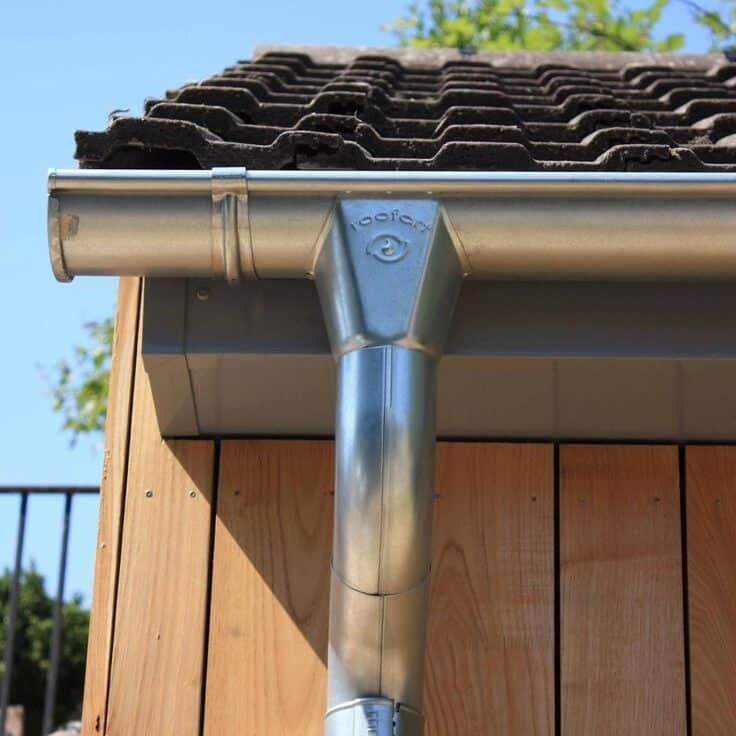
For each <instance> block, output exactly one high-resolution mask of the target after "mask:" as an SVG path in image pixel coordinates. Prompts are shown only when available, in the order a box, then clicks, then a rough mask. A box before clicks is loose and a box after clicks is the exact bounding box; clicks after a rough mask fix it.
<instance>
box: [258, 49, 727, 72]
mask: <svg viewBox="0 0 736 736" xmlns="http://www.w3.org/2000/svg"><path fill="white" fill-rule="evenodd" d="M268 53H287V54H305V55H307V56H309V57H310V58H311V60H312V61H313V62H314V63H316V64H350V63H351V62H353V61H354V60H355V59H356V58H358V57H360V56H383V57H387V58H390V59H394V60H396V61H397V62H399V63H401V64H402V65H404V66H407V67H425V68H426V67H432V68H436V67H440V66H442V65H443V64H445V63H447V62H449V61H478V62H482V63H486V64H490V65H491V66H499V67H501V66H502V67H506V68H519V69H528V68H530V67H531V68H534V67H537V66H542V65H544V64H561V65H565V66H575V67H578V68H581V69H611V70H619V69H622V68H624V67H627V66H667V67H670V68H673V69H693V70H707V69H710V68H712V67H713V66H716V65H719V64H726V63H728V60H727V58H726V57H725V55H724V54H721V53H715V54H676V53H657V52H638V51H637V52H632V51H616V52H612V51H476V52H471V53H467V52H462V51H459V50H458V49H453V48H432V49H427V48H413V47H410V48H378V47H375V46H302V45H298V44H258V45H257V46H256V47H255V48H254V49H253V59H258V58H260V57H261V56H264V55H265V54H268Z"/></svg>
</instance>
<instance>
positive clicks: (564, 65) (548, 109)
mask: <svg viewBox="0 0 736 736" xmlns="http://www.w3.org/2000/svg"><path fill="white" fill-rule="evenodd" d="M77 157H78V158H79V160H80V162H81V165H82V166H85V167H121V168H127V167H139V168H159V167H161V166H165V167H170V168H193V167H201V168H211V167H214V166H246V167H248V168H253V169H283V168H304V169H315V168H330V169H389V170H394V169H412V170H432V169H435V170H437V169H439V170H442V169H458V170H461V169H485V170H502V169H506V170H513V169H517V170H544V169H551V170H595V169H599V170H645V169H648V170H663V171H692V170H698V171H709V170H710V171H734V170H736V64H734V63H730V62H728V61H727V60H726V58H725V57H720V56H715V55H702V56H684V55H682V56H677V55H666V54H659V55H657V54H640V55H636V54H633V55H632V54H590V53H587V54H586V53H553V54H530V53H522V54H482V53H481V54H476V55H473V56H463V55H461V54H459V53H458V52H453V51H451V50H447V49H444V50H432V51H427V50H424V51H417V50H408V51H403V52H402V51H397V50H389V51H384V50H381V51H375V52H370V53H365V52H364V51H362V50H350V49H329V48H327V49H313V50H311V52H310V54H305V53H303V52H302V51H301V50H293V49H279V48H276V49H270V50H268V49H267V50H264V51H263V52H262V53H260V54H257V56H256V59H255V60H254V61H240V62H238V63H237V64H235V65H234V66H231V67H228V68H227V69H225V70H224V71H223V72H222V73H221V74H218V75H215V76H213V77H210V78H208V79H205V80H203V81H202V82H199V83H197V84H187V85H185V86H183V87H181V88H180V89H176V90H171V91H168V92H167V93H166V95H165V97H164V98H163V99H158V100H149V101H147V103H146V106H145V113H144V115H143V117H140V118H130V117H128V118H126V117H123V118H117V119H115V120H113V121H111V123H110V125H109V127H108V129H107V130H106V131H104V132H98V133H92V132H79V133H77Z"/></svg>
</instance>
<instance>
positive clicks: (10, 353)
mask: <svg viewBox="0 0 736 736" xmlns="http://www.w3.org/2000/svg"><path fill="white" fill-rule="evenodd" d="M406 5H407V3H406V2H403V0H370V1H368V2H366V1H365V0H363V1H353V2H351V1H349V0H343V1H342V2H338V1H337V0H301V1H298V0H271V2H268V1H264V0H240V1H239V2H233V1H232V0H220V2H217V3H212V2H208V3H205V2H201V0H200V2H192V1H190V0H179V1H178V2H172V1H171V0H165V1H163V2H160V1H158V0H149V1H148V2H142V1H141V0H127V2H125V3H123V4H120V3H118V4H114V3H101V2H99V0H98V1H97V2H90V1H89V0H68V1H67V2H56V1H55V2H49V0H37V1H36V2H28V1H26V2H4V3H2V9H0V68H1V69H3V72H4V74H3V79H2V102H0V141H2V142H3V146H4V150H3V155H2V165H0V274H2V276H0V278H1V279H2V286H1V287H0V337H1V338H2V342H1V343H0V345H2V347H1V348H0V349H1V350H2V357H1V359H0V407H2V409H3V415H4V416H3V420H2V422H0V485H8V484H22V485H31V484H49V485H56V484H96V483H97V482H98V479H99V471H100V457H99V446H100V441H99V440H98V441H82V442H80V443H79V445H78V446H77V447H76V448H74V449H71V448H70V447H69V444H68V438H67V437H65V436H64V435H63V434H62V433H61V432H60V431H59V419H58V417H56V416H55V415H53V414H52V413H51V410H50V403H51V402H50V398H49V396H48V390H47V388H46V385H45V383H44V379H43V377H42V375H41V370H40V366H46V367H51V366H53V364H54V363H55V362H56V361H57V360H58V359H59V358H60V357H62V356H68V355H69V354H70V350H71V348H72V346H73V345H74V344H75V343H78V342H80V341H81V340H82V338H83V333H82V329H81V326H82V324H83V323H84V322H86V321H90V320H97V319H101V318H103V317H105V316H107V315H109V314H111V313H112V310H113V305H114V298H115V290H116V281H115V280H113V279H100V278H98V279H91V278H90V279H77V280H76V281H75V282H74V283H73V284H71V285H62V284H57V283H56V282H55V281H54V279H53V277H52V275H51V271H50V269H49V265H48V258H47V253H46V213H45V208H46V170H47V169H48V168H49V167H69V166H73V165H74V160H73V150H74V142H73V132H74V130H76V129H78V128H84V129H91V130H99V129H102V128H103V127H104V126H105V124H106V120H107V115H108V113H110V112H111V111H112V110H115V109H119V108H131V110H132V111H133V112H136V111H139V110H140V107H141V103H142V101H143V100H144V99H145V98H146V97H153V96H159V95H161V94H162V92H163V91H164V90H165V89H167V88H170V87H176V86H178V85H180V84H181V83H183V82H186V81H188V80H192V79H198V78H201V77H203V76H205V75H208V74H212V73H214V72H217V71H219V70H220V69H222V68H223V67H224V66H226V65H228V64H230V63H232V62H233V61H234V60H236V59H239V58H247V57H248V56H249V54H250V52H251V49H252V48H253V47H254V46H255V45H256V44H257V43H261V42H274V43H301V44H334V45H368V46H370V45H373V46H390V45H392V44H393V39H392V37H391V36H390V34H387V33H384V32H382V31H381V30H380V26H381V24H382V23H385V22H386V21H388V20H391V19H392V18H395V17H396V16H398V15H400V14H402V12H403V11H404V9H405V7H406ZM689 25H690V23H689V19H688V17H687V14H686V13H685V11H684V10H683V9H682V7H680V9H676V10H674V11H673V12H670V14H669V15H668V16H667V19H666V22H665V23H664V24H663V25H662V28H661V33H662V35H666V34H668V33H673V32H677V31H681V30H683V29H684V30H687V29H688V27H689ZM707 45H708V39H707V38H706V36H705V34H704V33H703V32H702V31H695V32H693V33H692V35H691V38H690V42H689V43H688V47H687V50H689V51H703V50H705V49H706V47H707ZM75 503H76V505H75V512H74V517H73V529H72V532H73V533H72V548H71V551H70V568H69V576H68V579H67V593H72V592H77V591H78V592H81V593H83V594H85V595H87V594H88V593H89V591H90V587H91V577H92V565H93V555H94V540H95V534H96V515H97V503H96V500H95V499H93V498H86V497H82V498H78V500H77V501H76V502H75ZM17 506H18V502H17V500H16V499H15V498H7V497H2V496H0V569H1V568H3V567H6V566H8V565H9V564H10V563H11V560H12V554H13V545H14V539H13V537H14V534H15V524H16V518H15V514H16V512H17ZM61 510H62V500H61V499H48V498H45V497H42V498H37V499H34V500H32V501H31V504H30V508H29V522H28V524H29V526H28V536H27V544H26V555H25V557H26V560H30V559H34V560H35V561H36V562H37V564H38V566H39V568H40V569H41V570H42V572H44V573H46V574H47V578H48V582H49V584H50V585H51V586H54V585H55V580H56V571H55V569H54V567H55V560H56V558H57V555H58V544H59V539H60V533H61V527H60V520H61Z"/></svg>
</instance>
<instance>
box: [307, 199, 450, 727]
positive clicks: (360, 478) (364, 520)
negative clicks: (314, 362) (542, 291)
mask: <svg viewBox="0 0 736 736" xmlns="http://www.w3.org/2000/svg"><path fill="white" fill-rule="evenodd" d="M462 278H463V268H462V264H461V259H460V257H459V256H458V253H457V251H456V249H455V246H454V244H453V241H452V238H451V237H450V233H449V232H448V228H447V227H446V225H445V221H444V217H443V211H442V207H441V205H440V204H439V203H437V202H435V201H433V200H427V199H400V200H396V199H390V200H386V199H343V200H340V201H338V203H337V205H336V210H335V213H334V217H333V220H332V225H331V227H330V228H329V230H328V232H327V234H326V238H325V241H324V243H323V244H322V247H321V250H320V252H319V255H318V257H317V259H316V264H315V281H316V284H317V290H318V293H319V296H320V301H321V304H322V311H323V314H324V318H325V322H326V325H327V331H328V335H329V338H330V344H331V348H332V352H333V355H334V356H335V358H336V360H337V366H338V396H337V421H336V474H335V477H336V488H335V532H334V546H333V560H332V565H333V574H332V586H331V593H330V634H329V651H328V695H327V701H328V711H327V715H326V719H325V733H326V734H327V736H372V735H373V734H375V735H376V736H421V734H422V732H423V716H422V689H423V678H424V649H425V631H426V619H427V600H428V590H429V573H430V561H431V537H432V502H433V497H434V444H435V402H436V372H437V363H438V361H439V359H440V357H441V355H442V350H443V347H444V342H445V338H446V335H447V332H448V330H449V327H450V323H451V320H452V314H453V310H454V306H455V302H456V300H457V296H458V293H459V290H460V285H461V282H462Z"/></svg>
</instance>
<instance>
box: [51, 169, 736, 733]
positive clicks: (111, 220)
mask: <svg viewBox="0 0 736 736" xmlns="http://www.w3.org/2000/svg"><path fill="white" fill-rule="evenodd" d="M735 202H736V174H721V175H718V174H716V175H703V174H654V175H653V174H609V173H585V174H582V173H581V174H575V173H564V174H562V173H552V174H550V173H544V174H541V173H531V174H530V173H526V172H518V173H517V172H508V173H485V172H483V173H477V172H469V173H466V172H431V173H428V174H421V173H416V172H411V173H409V172H380V173H375V172H368V173H363V172H354V171H312V172H304V171H278V172H274V171H253V172H248V171H246V170H245V169H213V170H212V171H211V172H201V171H196V172H179V171H166V172H161V171H150V172H149V171H145V172H141V171H73V172H51V174H50V176H49V244H50V252H51V259H52V264H53V267H54V272H55V273H56V275H57V277H58V278H60V279H61V280H69V279H70V278H72V277H73V276H75V275H77V274H116V275H123V274H130V275H138V276H174V277H189V276H197V277H205V278H226V279H227V280H228V281H231V282H235V281H238V280H240V279H241V278H248V277H257V278H272V277H273V278H284V277H288V278H305V277H306V278H314V280H315V282H316V286H317V291H318V293H319V298H320V302H321V307H322V314H323V317H324V320H325V325H326V327H327V333H328V336H329V339H330V345H331V350H332V353H333V356H334V357H335V359H336V361H337V372H338V389H337V421H336V439H335V442H336V490H335V534H334V547H333V562H332V587H331V602H330V634H329V652H328V669H329V672H328V697H327V701H328V711H327V715H326V721H325V724H326V725H325V728H326V734H327V736H421V734H422V732H423V715H422V710H423V706H422V689H423V663H424V642H425V624H426V613H427V610H426V609H427V592H428V586H429V574H430V545H431V519H432V498H433V487H434V479H433V473H434V468H433V466H434V438H435V403H436V373H437V364H438V362H439V360H440V358H441V356H442V352H443V349H444V344H445V339H446V336H447V332H448V330H449V326H450V322H451V319H452V315H453V311H454V307H455V302H456V299H457V296H458V292H459V290H460V284H461V282H462V279H463V277H464V276H472V277H475V278H480V279H515V280H520V279H530V278H538V279H573V278H584V279H587V280H591V279H606V280H614V279H631V280H659V281H677V280H683V281H699V280H720V281H723V280H732V279H736V206H734V203H735Z"/></svg>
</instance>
